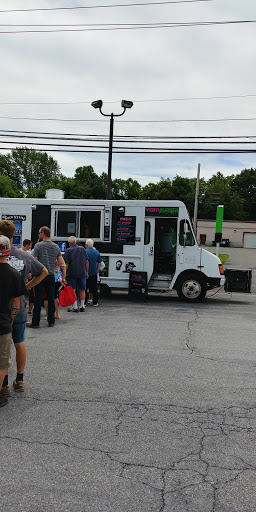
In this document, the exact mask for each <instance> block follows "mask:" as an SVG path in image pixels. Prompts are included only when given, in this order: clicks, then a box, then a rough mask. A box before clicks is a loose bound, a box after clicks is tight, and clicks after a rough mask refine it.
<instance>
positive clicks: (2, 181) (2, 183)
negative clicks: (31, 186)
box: [0, 174, 22, 197]
mask: <svg viewBox="0 0 256 512" xmlns="http://www.w3.org/2000/svg"><path fill="white" fill-rule="evenodd" d="M0 195H1V197H22V194H21V192H20V189H19V187H18V185H17V184H16V183H15V181H13V180H12V179H11V178H9V177H8V176H5V175H4V174H0Z"/></svg>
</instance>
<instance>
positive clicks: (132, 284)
mask: <svg viewBox="0 0 256 512" xmlns="http://www.w3.org/2000/svg"><path fill="white" fill-rule="evenodd" d="M147 292H148V286H147V272H139V271H137V272H136V271H134V270H133V271H131V272H130V276H129V295H130V297H136V296H137V297H141V296H142V297H143V296H144V297H146V296H147Z"/></svg>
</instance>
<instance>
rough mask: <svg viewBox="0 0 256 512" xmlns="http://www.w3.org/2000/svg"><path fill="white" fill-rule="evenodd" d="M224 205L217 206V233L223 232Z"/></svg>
mask: <svg viewBox="0 0 256 512" xmlns="http://www.w3.org/2000/svg"><path fill="white" fill-rule="evenodd" d="M223 213H224V206H223V205H219V206H217V213H216V233H222V221H223Z"/></svg>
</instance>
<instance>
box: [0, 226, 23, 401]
mask: <svg viewBox="0 0 256 512" xmlns="http://www.w3.org/2000/svg"><path fill="white" fill-rule="evenodd" d="M10 252H11V244H10V240H9V238H7V237H6V236H0V389H1V387H2V383H3V380H4V377H5V375H6V373H7V371H8V368H9V367H10V365H11V358H10V355H11V342H12V322H13V320H14V318H15V316H16V314H17V312H18V310H19V306H20V297H21V295H23V294H24V293H25V291H26V288H25V284H24V282H23V280H22V277H21V276H20V274H19V272H17V270H15V269H13V268H11V267H10V266H9V265H8V263H7V262H6V260H7V256H8V255H9V254H10ZM7 403H8V398H7V397H2V396H0V407H3V406H4V405H6V404H7Z"/></svg>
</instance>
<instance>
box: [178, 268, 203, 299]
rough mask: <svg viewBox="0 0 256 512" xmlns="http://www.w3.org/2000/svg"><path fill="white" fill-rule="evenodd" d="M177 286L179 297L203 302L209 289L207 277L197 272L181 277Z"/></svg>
mask: <svg viewBox="0 0 256 512" xmlns="http://www.w3.org/2000/svg"><path fill="white" fill-rule="evenodd" d="M176 288H177V294H178V296H179V298H180V299H181V300H182V301H184V302H201V301H202V300H203V299H204V297H205V295H206V291H207V288H206V282H205V279H204V278H203V277H201V276H199V275H197V274H190V275H186V276H184V277H182V278H180V279H179V281H178V283H177V287H176Z"/></svg>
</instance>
